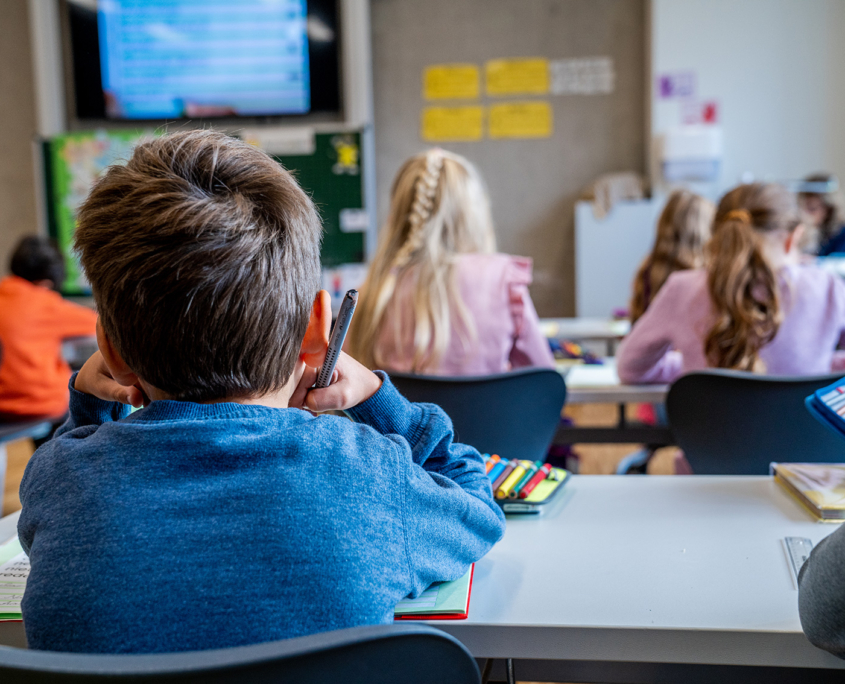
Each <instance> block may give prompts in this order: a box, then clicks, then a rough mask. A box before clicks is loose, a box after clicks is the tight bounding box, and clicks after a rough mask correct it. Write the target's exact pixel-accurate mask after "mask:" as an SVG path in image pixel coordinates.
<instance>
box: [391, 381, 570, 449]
mask: <svg viewBox="0 0 845 684" xmlns="http://www.w3.org/2000/svg"><path fill="white" fill-rule="evenodd" d="M390 379H391V380H392V381H393V384H394V385H396V387H397V389H398V390H399V391H400V392H401V393H402V394H404V395H405V396H406V397H407V398H408V399H409V400H411V401H422V402H429V403H431V404H437V405H438V406H440V407H441V408H442V409H443V410H444V411H446V413H447V414H449V417H450V418H451V419H452V423H453V425H454V426H455V440H456V441H458V442H463V443H464V444H470V445H472V446H474V447H475V448H476V449H478V450H479V451H481V452H482V453H490V454H499V455H500V456H502V458H518V459H526V460H529V461H537V460H541V461H542V460H545V458H546V452H547V451H548V448H549V445H550V444H551V442H552V438H553V437H554V434H555V431H556V430H557V426H558V424H559V423H560V412H561V409H562V408H563V403H564V401H565V400H566V384H565V383H564V381H563V377H562V376H561V375H560V373H558V372H557V371H554V370H550V369H547V368H526V369H520V370H515V371H511V372H510V373H500V374H498V375H486V376H480V377H464V378H461V377H454V378H451V377H450V378H447V377H439V376H425V375H410V374H407V373H391V374H390Z"/></svg>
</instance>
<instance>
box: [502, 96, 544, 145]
mask: <svg viewBox="0 0 845 684" xmlns="http://www.w3.org/2000/svg"><path fill="white" fill-rule="evenodd" d="M552 120H553V116H552V106H551V105H550V104H549V103H548V102H507V103H502V104H497V105H492V106H491V107H490V124H489V126H490V137H491V138H493V139H494V140H496V139H497V138H548V137H551V135H552V126H553V124H552Z"/></svg>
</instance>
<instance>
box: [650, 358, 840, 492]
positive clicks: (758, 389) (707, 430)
mask: <svg viewBox="0 0 845 684" xmlns="http://www.w3.org/2000/svg"><path fill="white" fill-rule="evenodd" d="M840 377H841V376H840V375H824V376H814V377H778V376H765V375H754V374H752V373H742V372H739V371H728V370H707V371H700V372H696V373H690V374H688V375H684V376H682V377H680V378H678V380H676V381H675V383H674V384H673V385H672V387H671V388H670V389H669V395H668V397H667V398H666V409H667V413H668V415H669V426H670V427H671V428H672V432H673V434H674V435H675V439H676V440H677V442H678V446H680V447H681V448H682V449H683V450H684V455H685V456H686V457H687V460H688V461H689V462H690V465H691V466H692V469H693V472H694V473H696V474H701V475H765V474H767V473H768V472H769V463H771V462H772V461H780V462H792V463H795V462H824V463H830V462H842V461H845V442H843V441H842V440H841V439H839V438H837V437H836V436H835V435H834V434H833V433H832V432H830V431H829V430H827V429H826V428H825V427H824V426H823V425H821V424H819V422H818V421H816V420H815V419H814V418H813V417H812V416H811V415H810V414H809V412H808V411H807V409H806V408H805V407H804V398H805V397H807V396H808V395H810V394H812V393H813V392H815V391H816V390H817V389H819V388H821V387H825V386H826V385H830V384H832V383H833V382H835V381H836V380H838V379H839V378H840Z"/></svg>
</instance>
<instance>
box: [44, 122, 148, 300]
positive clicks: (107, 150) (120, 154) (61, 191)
mask: <svg viewBox="0 0 845 684" xmlns="http://www.w3.org/2000/svg"><path fill="white" fill-rule="evenodd" d="M153 135H154V134H153V133H152V132H149V131H138V130H133V131H104V130H100V131H85V132H79V133H67V134H65V135H60V136H58V137H56V138H53V139H52V140H50V141H49V142H48V143H46V150H45V152H46V155H45V157H46V163H47V183H48V188H47V191H48V192H47V194H48V198H49V199H48V207H47V209H48V215H49V217H50V219H51V220H50V223H51V233H52V234H53V237H54V238H55V239H56V241H57V243H58V245H59V249H60V250H61V252H62V254H63V255H64V257H65V263H66V265H67V279H66V280H65V282H64V286H63V287H62V291H63V292H64V293H65V294H87V293H89V292H90V290H91V288H90V286H89V285H88V281H87V280H86V279H85V276H84V274H83V273H82V269H81V268H80V266H79V261H78V259H77V258H76V255H75V254H74V253H73V233H74V231H75V230H76V212H77V211H78V209H79V206H80V205H81V204H82V202H83V201H85V198H86V197H88V193H89V192H90V191H91V187H92V186H93V185H94V182H95V181H96V180H97V179H98V178H99V177H100V176H101V175H102V174H103V172H104V171H105V170H106V168H108V167H109V166H110V165H112V164H122V163H126V161H127V160H128V159H129V157H130V156H131V155H132V150H133V149H134V148H135V145H137V144H138V143H139V142H140V141H141V140H144V139H147V138H150V137H151V136H153Z"/></svg>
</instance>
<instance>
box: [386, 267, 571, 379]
mask: <svg viewBox="0 0 845 684" xmlns="http://www.w3.org/2000/svg"><path fill="white" fill-rule="evenodd" d="M456 277H457V281H458V288H459V290H460V294H461V298H462V299H463V302H464V305H465V306H466V308H467V310H468V311H469V313H470V315H471V316H472V319H473V321H474V323H475V329H476V332H477V339H476V340H475V343H474V344H473V346H472V348H471V349H470V350H469V353H466V352H465V351H464V349H463V347H462V344H461V339H460V337H459V336H458V335H457V333H456V332H455V326H454V318H453V326H452V334H451V336H450V339H449V346H448V348H447V350H446V353H445V354H444V355H443V358H442V359H441V361H440V366H439V367H438V368H436V369H433V370H428V371H426V373H428V374H431V375H451V376H455V375H490V374H492V373H502V372H504V371H508V370H510V369H512V368H520V367H524V366H545V367H548V368H554V357H553V356H552V353H551V350H550V349H549V343H548V342H547V341H546V338H545V337H543V334H542V333H541V332H540V326H539V320H538V318H537V312H536V310H535V309H534V304H533V302H532V301H531V295H529V294H528V285H529V284H530V283H531V260H530V259H527V258H525V257H515V256H510V255H508V254H464V255H461V256H460V257H459V261H458V265H457V268H456ZM414 287H415V278H414V274H413V273H408V274H407V275H406V276H405V277H403V278H402V280H401V281H400V282H399V283H398V285H397V286H396V292H395V293H394V295H393V298H392V299H391V300H390V303H389V304H388V305H387V310H386V312H385V319H384V320H385V321H387V325H385V326H384V327H383V328H382V331H381V334H380V335H379V338H378V343H377V344H378V349H379V352H380V356H381V358H383V359H386V361H387V363H386V364H385V366H386V369H388V370H395V371H400V372H409V371H410V370H411V363H412V360H413V348H414V345H413V340H414V304H413V297H414ZM453 315H454V314H453ZM396 319H398V320H399V321H400V326H401V334H400V337H399V344H398V346H397V344H396V340H395V339H394V332H393V321H394V320H396Z"/></svg>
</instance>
